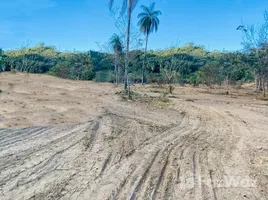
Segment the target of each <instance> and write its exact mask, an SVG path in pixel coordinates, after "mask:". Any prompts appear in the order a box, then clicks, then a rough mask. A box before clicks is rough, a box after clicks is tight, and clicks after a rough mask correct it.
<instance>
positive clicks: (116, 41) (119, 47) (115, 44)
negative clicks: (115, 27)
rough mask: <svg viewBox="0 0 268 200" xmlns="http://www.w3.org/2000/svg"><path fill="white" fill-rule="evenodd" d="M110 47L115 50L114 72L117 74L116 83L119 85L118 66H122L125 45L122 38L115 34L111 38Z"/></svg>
mask: <svg viewBox="0 0 268 200" xmlns="http://www.w3.org/2000/svg"><path fill="white" fill-rule="evenodd" d="M109 44H110V46H111V47H112V48H113V51H114V57H115V62H114V72H115V83H116V84H117V83H118V66H119V64H120V56H121V54H122V51H123V43H122V41H121V38H120V36H119V35H118V34H114V35H113V36H112V37H111V38H110V42H109Z"/></svg>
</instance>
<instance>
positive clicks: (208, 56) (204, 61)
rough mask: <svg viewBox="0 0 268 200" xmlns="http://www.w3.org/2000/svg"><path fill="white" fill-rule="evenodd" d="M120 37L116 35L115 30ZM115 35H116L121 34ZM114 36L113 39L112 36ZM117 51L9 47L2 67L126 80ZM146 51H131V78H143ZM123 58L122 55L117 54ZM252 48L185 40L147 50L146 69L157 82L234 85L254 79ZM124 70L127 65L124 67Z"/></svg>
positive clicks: (134, 80) (150, 79)
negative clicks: (225, 48) (218, 47)
mask: <svg viewBox="0 0 268 200" xmlns="http://www.w3.org/2000/svg"><path fill="white" fill-rule="evenodd" d="M116 37H117V36H116ZM116 37H115V36H113V37H112V39H113V40H114V39H118V38H116ZM111 41H112V40H111ZM111 44H115V45H114V52H115V54H116V59H117V60H116V65H117V67H118V68H120V67H122V68H123V64H124V61H123V59H122V55H123V53H121V52H122V51H121V47H118V46H116V45H117V43H112V42H111ZM115 54H114V55H112V54H108V53H100V52H95V51H90V52H86V53H81V52H58V51H57V50H56V49H55V48H54V47H51V46H46V45H44V44H39V45H37V46H35V47H31V48H22V49H20V50H13V51H5V52H3V56H2V68H3V71H13V72H26V73H48V74H51V75H54V76H58V77H61V78H69V79H75V80H96V81H98V82H116V79H117V82H118V83H122V82H123V80H124V75H123V74H122V73H120V72H121V70H118V68H117V69H116V71H117V72H118V73H117V75H116V76H117V78H116V77H115V76H113V75H114V70H115V69H114V65H113V63H115V60H114V59H115ZM143 55H144V52H142V51H140V50H133V51H130V52H129V57H130V58H131V59H130V62H129V80H130V81H131V82H132V83H140V82H141V81H142V76H141V75H142V70H141V66H142V64H143ZM118 58H119V59H118ZM252 59H253V57H252V55H251V54H247V53H241V52H208V51H206V50H205V48H204V47H202V46H195V45H193V44H187V45H186V46H183V47H175V48H169V49H166V50H161V51H149V52H148V53H147V59H146V61H145V68H144V71H145V74H146V80H147V82H148V83H159V84H175V83H179V84H186V83H188V84H192V85H194V86H198V85H199V84H205V85H208V86H211V85H215V84H218V85H222V84H224V83H227V81H228V84H230V85H236V84H241V83H243V82H248V81H252V80H254V75H255V67H254V66H255V65H254V66H253V65H252V64H251V63H254V62H253V60H252ZM122 71H123V70H122Z"/></svg>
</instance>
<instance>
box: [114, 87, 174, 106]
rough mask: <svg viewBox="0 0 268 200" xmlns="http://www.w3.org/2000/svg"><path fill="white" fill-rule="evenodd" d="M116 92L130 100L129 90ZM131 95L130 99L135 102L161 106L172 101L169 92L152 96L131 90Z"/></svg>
mask: <svg viewBox="0 0 268 200" xmlns="http://www.w3.org/2000/svg"><path fill="white" fill-rule="evenodd" d="M116 94H117V95H119V96H120V97H121V98H122V100H128V91H127V90H122V91H120V92H117V93H116ZM130 97H131V99H130V100H131V101H133V102H139V103H147V104H151V105H153V106H157V107H161V108H162V107H164V106H167V105H169V104H170V102H171V101H170V99H169V98H168V95H167V93H162V94H161V95H160V96H159V97H152V96H149V95H147V94H140V93H138V92H135V91H131V92H130Z"/></svg>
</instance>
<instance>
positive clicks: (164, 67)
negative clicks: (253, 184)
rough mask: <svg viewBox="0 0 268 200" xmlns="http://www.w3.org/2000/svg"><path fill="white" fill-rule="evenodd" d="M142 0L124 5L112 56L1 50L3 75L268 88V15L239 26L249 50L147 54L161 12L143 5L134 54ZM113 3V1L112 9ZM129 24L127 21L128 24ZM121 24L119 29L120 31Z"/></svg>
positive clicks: (196, 49) (42, 49)
mask: <svg viewBox="0 0 268 200" xmlns="http://www.w3.org/2000/svg"><path fill="white" fill-rule="evenodd" d="M137 2H138V1H137V0H123V4H122V9H121V15H122V14H123V13H125V14H126V18H125V19H124V18H121V19H123V20H125V21H126V26H125V27H124V26H123V28H122V27H121V28H120V30H121V35H120V34H116V33H115V34H113V35H112V37H111V38H110V40H109V46H110V47H111V48H112V50H113V52H109V51H107V52H98V51H88V52H59V51H57V49H56V48H55V47H53V46H47V45H44V44H38V45H37V46H35V47H23V48H21V49H18V50H10V51H5V52H3V51H2V50H1V51H0V65H1V69H2V70H1V71H12V72H26V73H48V74H51V75H54V76H58V77H61V78H69V79H75V80H95V81H99V82H114V83H123V84H124V88H125V89H127V88H128V89H129V91H130V83H142V84H143V83H160V84H161V83H163V84H173V83H174V84H175V83H179V84H186V83H187V84H192V85H194V86H197V85H199V84H205V85H209V86H210V85H215V84H217V85H222V84H227V85H237V84H239V85H240V84H242V83H244V82H249V81H253V80H254V79H255V81H256V90H257V91H263V93H264V95H265V91H266V90H267V89H268V65H267V63H268V62H267V61H268V56H267V55H268V12H265V14H264V19H265V22H264V24H262V25H259V26H254V25H252V26H245V25H243V24H242V25H240V26H238V28H237V30H240V31H242V34H243V46H244V51H239V52H227V51H207V50H206V49H205V48H204V47H203V46H197V45H194V44H192V43H189V44H187V45H185V46H182V47H177V46H175V47H170V48H167V49H164V50H158V51H152V50H149V51H148V50H147V49H148V41H149V36H150V34H152V33H153V32H156V31H157V30H158V28H159V24H160V19H159V16H160V15H161V14H162V13H161V11H159V10H155V3H152V4H151V5H149V6H145V5H142V6H141V12H140V14H139V15H138V27H139V30H140V33H141V34H143V35H144V36H145V37H144V41H145V47H144V49H130V42H131V31H132V29H131V22H132V21H131V19H132V12H133V10H134V9H135V7H136V4H137ZM113 4H114V1H113V0H110V1H109V5H110V9H112V8H113ZM123 23H124V22H123ZM119 24H120V23H117V25H116V26H120V25H119Z"/></svg>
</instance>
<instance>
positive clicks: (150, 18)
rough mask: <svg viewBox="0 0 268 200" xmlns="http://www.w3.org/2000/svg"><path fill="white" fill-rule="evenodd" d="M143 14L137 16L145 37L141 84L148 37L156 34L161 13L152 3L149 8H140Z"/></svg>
mask: <svg viewBox="0 0 268 200" xmlns="http://www.w3.org/2000/svg"><path fill="white" fill-rule="evenodd" d="M141 8H142V10H143V12H141V13H140V14H139V15H138V18H139V22H138V25H139V26H140V30H141V32H142V33H143V34H144V35H145V38H146V39H145V48H144V57H143V63H142V78H141V79H142V84H143V83H144V67H145V59H146V52H147V46H148V40H149V35H150V34H151V33H153V32H154V31H155V32H156V31H157V29H158V26H159V19H158V16H159V15H161V14H162V13H161V11H159V10H157V11H155V10H154V8H155V3H152V4H151V5H150V7H147V6H144V5H142V6H141Z"/></svg>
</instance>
